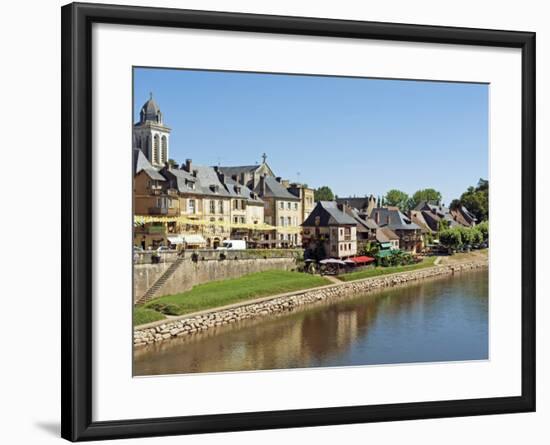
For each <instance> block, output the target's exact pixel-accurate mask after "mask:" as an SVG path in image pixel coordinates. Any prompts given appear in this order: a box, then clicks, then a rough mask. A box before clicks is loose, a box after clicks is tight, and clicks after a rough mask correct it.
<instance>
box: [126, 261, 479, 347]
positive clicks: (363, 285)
mask: <svg viewBox="0 0 550 445" xmlns="http://www.w3.org/2000/svg"><path fill="white" fill-rule="evenodd" d="M487 267H488V261H475V262H465V263H458V264H450V265H445V266H435V267H430V268H426V269H419V270H413V271H410V272H399V273H396V274H391V275H384V276H380V277H373V278H365V279H363V280H357V281H350V282H342V283H341V284H340V283H339V284H332V285H328V286H323V287H318V288H315V289H305V290H301V291H296V292H292V293H290V294H283V295H274V296H271V297H266V298H264V299H262V300H261V301H256V302H250V301H249V302H242V303H238V304H235V305H231V306H230V307H226V308H218V309H216V308H213V309H209V310H208V311H202V312H200V313H195V314H187V315H183V316H181V317H178V318H174V319H169V320H162V321H159V322H155V323H150V324H147V325H142V326H137V327H135V328H134V346H136V347H139V346H145V345H148V344H152V343H156V342H160V341H164V340H168V339H170V338H173V337H183V336H188V335H194V334H197V333H200V332H202V331H205V330H207V329H211V328H214V327H218V326H223V325H227V324H229V323H235V322H237V321H240V320H246V319H251V318H258V317H265V316H269V315H274V314H279V313H282V312H290V311H292V310H294V309H296V308H298V307H301V306H306V305H310V304H312V303H317V302H321V301H326V300H333V299H337V298H342V297H348V296H352V295H357V294H359V293H364V292H368V291H372V290H375V289H380V288H385V287H393V286H397V285H400V284H404V283H407V282H411V281H417V280H422V279H425V278H431V277H437V276H442V275H451V274H454V273H456V272H462V271H469V270H476V269H483V268H487Z"/></svg>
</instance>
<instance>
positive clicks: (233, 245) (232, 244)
mask: <svg viewBox="0 0 550 445" xmlns="http://www.w3.org/2000/svg"><path fill="white" fill-rule="evenodd" d="M218 249H220V250H245V249H246V241H245V240H242V239H227V240H225V241H223V242H222V245H221V246H220V247H218Z"/></svg>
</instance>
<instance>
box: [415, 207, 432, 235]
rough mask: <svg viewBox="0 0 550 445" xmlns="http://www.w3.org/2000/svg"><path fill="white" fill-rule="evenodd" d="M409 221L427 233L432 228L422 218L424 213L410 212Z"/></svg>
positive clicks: (418, 211)
mask: <svg viewBox="0 0 550 445" xmlns="http://www.w3.org/2000/svg"><path fill="white" fill-rule="evenodd" d="M411 220H412V222H413V223H415V224H417V225H418V226H420V228H421V229H423V230H424V231H427V232H431V231H432V228H431V227H430V225H429V224H428V222H427V221H426V219H425V218H424V212H422V211H420V210H411Z"/></svg>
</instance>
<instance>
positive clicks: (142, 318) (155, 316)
mask: <svg viewBox="0 0 550 445" xmlns="http://www.w3.org/2000/svg"><path fill="white" fill-rule="evenodd" d="M164 318H166V317H165V316H164V315H163V314H161V313H160V312H157V311H154V310H152V309H146V308H144V307H135V308H134V326H138V325H140V324H145V323H152V322H153V321H158V320H162V319H164Z"/></svg>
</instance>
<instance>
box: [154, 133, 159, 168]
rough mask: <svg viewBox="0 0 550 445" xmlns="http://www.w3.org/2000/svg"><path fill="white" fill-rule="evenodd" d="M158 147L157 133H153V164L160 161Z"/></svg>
mask: <svg viewBox="0 0 550 445" xmlns="http://www.w3.org/2000/svg"><path fill="white" fill-rule="evenodd" d="M159 149H160V147H159V135H158V134H155V137H154V138H153V164H158V163H159V162H160V153H159V151H160V150H159Z"/></svg>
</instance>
